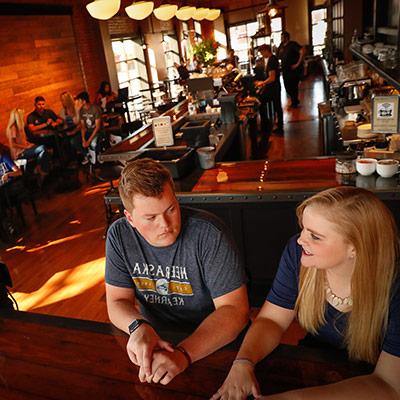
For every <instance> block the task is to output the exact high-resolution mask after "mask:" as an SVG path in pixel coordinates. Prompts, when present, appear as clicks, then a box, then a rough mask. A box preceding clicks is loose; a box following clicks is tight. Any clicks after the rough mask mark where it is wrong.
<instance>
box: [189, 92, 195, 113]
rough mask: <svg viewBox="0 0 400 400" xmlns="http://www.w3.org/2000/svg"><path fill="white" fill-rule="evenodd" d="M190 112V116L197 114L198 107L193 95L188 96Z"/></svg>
mask: <svg viewBox="0 0 400 400" xmlns="http://www.w3.org/2000/svg"><path fill="white" fill-rule="evenodd" d="M188 112H189V115H193V114H196V105H195V104H194V101H193V97H192V95H191V94H189V96H188Z"/></svg>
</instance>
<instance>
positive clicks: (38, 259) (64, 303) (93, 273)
mask: <svg viewBox="0 0 400 400" xmlns="http://www.w3.org/2000/svg"><path fill="white" fill-rule="evenodd" d="M300 96H301V97H300V102H301V106H300V108H298V109H295V110H290V109H288V108H287V101H286V94H285V91H284V89H282V99H283V100H284V115H285V124H284V130H285V134H284V136H274V135H272V136H271V138H270V146H269V151H268V158H270V159H289V158H296V157H308V156H317V155H319V143H318V120H317V118H318V114H317V112H318V111H317V103H318V102H320V101H323V86H322V82H321V81H319V80H318V79H316V78H310V79H308V80H307V81H304V82H302V83H301V89H300ZM81 182H85V178H84V177H83V176H82V177H81ZM107 188H108V184H96V185H93V184H90V185H89V184H88V183H83V186H82V189H80V190H78V191H74V192H71V193H66V194H52V195H51V196H50V197H49V198H47V197H46V196H42V198H41V199H39V201H38V204H37V205H38V210H39V215H38V216H37V217H36V218H35V217H34V216H33V215H32V212H31V209H30V208H26V215H27V218H28V228H26V229H25V230H24V232H23V235H22V236H21V238H20V240H19V241H18V243H17V245H15V246H12V247H5V248H3V249H2V250H1V252H0V255H1V258H2V259H3V260H4V262H5V263H6V264H7V265H8V267H9V268H10V272H11V275H12V279H13V282H14V287H13V288H12V292H13V294H14V296H15V298H16V300H17V302H18V304H19V307H20V309H21V310H25V311H33V312H37V313H44V314H53V315H58V316H66V317H74V318H81V319H88V320H94V321H100V322H105V321H108V317H107V313H106V304H105V295H104V246H105V241H104V240H103V230H104V221H105V218H104V206H103V195H104V193H105V191H106V190H107ZM3 247H4V246H3Z"/></svg>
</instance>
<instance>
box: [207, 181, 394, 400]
mask: <svg viewBox="0 0 400 400" xmlns="http://www.w3.org/2000/svg"><path fill="white" fill-rule="evenodd" d="M297 216H298V219H299V224H300V227H301V229H302V230H301V233H300V235H297V236H295V237H293V238H292V239H290V240H289V243H288V244H287V246H286V248H285V250H284V252H283V255H282V258H281V261H280V264H279V269H278V272H277V274H276V277H275V280H274V282H273V285H272V288H271V290H270V292H269V294H268V296H267V299H266V302H265V303H264V305H263V307H262V308H261V311H260V313H259V314H258V316H257V318H256V320H255V322H254V323H253V324H252V326H251V327H250V329H249V331H248V332H247V334H246V337H245V339H244V341H243V343H242V346H241V348H240V350H239V353H238V355H237V358H236V360H235V361H234V362H233V365H232V368H231V370H230V372H229V374H228V377H227V378H226V380H225V382H224V384H223V385H222V386H221V388H220V389H219V390H218V392H217V393H216V394H215V395H214V396H213V397H212V400H217V399H224V400H225V399H229V400H232V399H235V400H237V399H246V398H247V396H248V395H250V394H252V395H253V396H254V397H256V398H259V395H260V393H259V388H258V383H257V380H256V377H255V373H254V366H255V364H256V363H257V362H258V361H260V360H261V359H263V358H264V357H265V356H267V355H268V354H270V353H271V352H272V351H273V350H274V348H275V347H276V346H278V344H279V343H280V340H281V337H282V334H283V333H284V332H285V331H286V329H287V328H288V327H289V325H290V324H291V323H292V321H293V320H294V319H295V318H296V317H297V319H298V321H299V322H300V324H301V325H302V326H303V327H304V328H305V329H306V330H307V331H308V332H309V335H308V338H307V337H306V339H307V340H306V342H309V343H310V342H317V343H319V344H320V345H322V346H328V347H329V346H333V347H335V348H339V349H345V350H346V351H347V354H348V356H349V358H350V359H353V360H361V361H366V362H368V363H372V364H376V365H375V369H374V372H373V373H372V374H370V375H363V376H359V377H355V378H351V379H346V380H343V381H341V382H338V383H334V384H330V385H326V386H320V387H312V388H306V389H301V390H294V391H290V392H287V393H284V394H277V395H273V396H267V397H265V398H266V399H271V400H275V399H328V398H329V399H351V398H355V399H363V400H368V399H398V398H399V396H400V375H399V371H400V330H399V327H400V276H399V239H398V233H397V228H396V224H395V222H394V219H393V216H392V214H391V213H390V211H389V210H388V209H387V207H386V206H385V205H384V204H383V203H382V202H381V201H380V200H379V199H378V198H377V197H375V195H374V194H372V193H371V192H369V191H367V190H365V189H360V188H352V187H338V188H332V189H328V190H325V191H323V192H321V193H318V194H316V195H314V196H312V197H311V198H309V199H307V200H305V201H304V202H303V203H302V204H301V205H300V206H299V207H298V208H297ZM260 398H261V397H260ZM262 398H264V397H262Z"/></svg>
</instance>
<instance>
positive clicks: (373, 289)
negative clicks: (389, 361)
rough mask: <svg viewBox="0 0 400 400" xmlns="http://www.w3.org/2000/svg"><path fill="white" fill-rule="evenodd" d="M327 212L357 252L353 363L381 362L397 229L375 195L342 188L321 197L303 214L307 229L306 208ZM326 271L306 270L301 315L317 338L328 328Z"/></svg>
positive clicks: (350, 328)
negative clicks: (320, 332) (325, 327)
mask: <svg viewBox="0 0 400 400" xmlns="http://www.w3.org/2000/svg"><path fill="white" fill-rule="evenodd" d="M310 205H312V206H313V207H314V206H315V207H318V208H320V209H322V210H323V212H324V217H325V218H326V219H327V220H328V221H329V222H331V223H333V224H335V225H336V227H337V231H338V232H339V233H340V234H342V235H343V236H344V238H345V239H346V240H347V241H348V242H349V243H351V244H352V245H353V246H354V248H355V254H356V259H355V267H354V272H353V275H352V279H351V293H352V297H353V306H352V310H351V313H350V314H349V318H348V321H347V327H346V332H345V344H346V348H347V351H348V354H349V357H350V358H352V359H357V360H363V361H367V362H370V363H375V362H376V361H377V358H378V355H379V352H380V349H381V344H382V340H383V336H384V334H385V332H386V328H387V323H388V313H389V306H390V301H391V291H392V287H393V285H394V281H395V279H396V276H397V275H398V272H399V265H398V256H399V241H398V236H397V227H396V224H395V222H394V219H393V216H392V214H391V212H390V211H389V210H388V208H387V207H386V206H385V205H384V204H383V203H382V201H380V200H379V199H378V198H377V197H376V196H375V195H373V194H372V193H371V192H369V191H367V190H364V189H360V188H352V187H337V188H333V189H328V190H325V191H323V192H321V193H318V194H316V195H314V196H312V197H310V198H309V199H307V200H305V201H304V202H303V203H302V204H301V205H300V206H299V207H298V208H297V218H298V220H299V224H300V226H301V227H302V217H303V213H304V210H305V208H306V207H308V206H310ZM324 284H325V271H323V270H320V269H316V268H305V267H303V266H301V269H300V283H299V295H298V298H297V301H296V312H297V317H298V320H299V322H300V324H301V325H302V326H303V327H304V328H305V329H307V330H308V331H310V332H312V333H316V332H317V330H318V328H320V327H321V326H322V325H323V324H324V323H325V318H324V314H325V307H326V305H327V303H326V301H325V287H324Z"/></svg>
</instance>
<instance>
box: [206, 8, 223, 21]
mask: <svg viewBox="0 0 400 400" xmlns="http://www.w3.org/2000/svg"><path fill="white" fill-rule="evenodd" d="M220 15H221V10H218V9H217V8H210V10H208V13H207V15H206V16H205V19H207V20H208V21H215V20H216V19H217V18H218V17H219V16H220Z"/></svg>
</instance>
